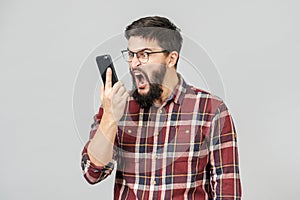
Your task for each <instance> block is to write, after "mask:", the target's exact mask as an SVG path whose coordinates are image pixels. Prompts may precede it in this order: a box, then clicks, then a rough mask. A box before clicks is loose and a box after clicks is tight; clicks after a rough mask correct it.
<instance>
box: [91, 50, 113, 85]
mask: <svg viewBox="0 0 300 200" xmlns="http://www.w3.org/2000/svg"><path fill="white" fill-rule="evenodd" d="M96 62H97V65H98V69H99V72H100V75H101V78H102V81H103V83H104V86H105V82H106V70H107V68H109V67H110V68H111V70H112V86H113V85H114V84H115V83H116V82H118V77H117V74H116V70H115V68H114V65H113V62H112V59H111V56H110V55H108V54H107V55H101V56H97V57H96Z"/></svg>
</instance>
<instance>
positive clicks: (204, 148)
mask: <svg viewBox="0 0 300 200" xmlns="http://www.w3.org/2000/svg"><path fill="white" fill-rule="evenodd" d="M178 76H179V77H180V81H179V84H178V85H177V87H176V88H175V90H174V92H173V93H172V95H171V96H170V98H169V99H168V100H167V101H166V102H165V103H164V104H163V105H162V106H160V107H154V106H153V107H151V108H150V109H142V108H140V107H139V105H138V104H137V103H136V102H135V101H134V99H133V98H129V100H128V102H127V105H126V109H125V112H124V115H123V117H122V119H121V120H120V122H119V126H118V131H117V133H116V134H117V136H116V140H115V146H114V156H113V158H112V161H111V162H109V163H108V164H107V165H105V166H96V165H95V164H94V163H92V162H91V161H90V160H89V156H88V154H87V147H88V145H89V142H87V144H86V145H85V147H84V149H83V152H82V169H83V173H84V177H85V178H86V179H87V181H88V182H89V183H91V184H95V183H97V182H100V181H101V180H103V179H105V178H106V177H107V176H108V175H110V174H111V172H112V170H113V168H114V165H115V164H117V169H116V170H117V171H116V177H115V186H114V199H121V200H123V199H124V200H125V199H129V200H131V199H176V200H180V199H197V200H207V199H216V200H221V199H222V200H237V199H241V183H240V176H239V162H238V147H237V135H236V130H235V128H234V124H233V120H232V117H231V115H230V113H229V112H228V109H227V107H226V105H225V104H224V102H223V101H222V100H221V99H220V98H218V97H216V96H213V95H212V94H210V93H208V92H206V91H203V90H200V89H197V88H194V87H192V86H189V85H187V84H186V82H185V81H184V79H183V78H182V77H181V76H180V75H178ZM102 114H103V109H102V108H100V109H99V112H98V113H97V114H96V115H95V116H94V123H93V124H92V130H91V132H90V138H93V136H94V134H95V133H96V130H97V128H98V126H99V123H100V120H101V117H102Z"/></svg>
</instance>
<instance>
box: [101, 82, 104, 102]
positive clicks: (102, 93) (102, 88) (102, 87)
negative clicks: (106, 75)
mask: <svg viewBox="0 0 300 200" xmlns="http://www.w3.org/2000/svg"><path fill="white" fill-rule="evenodd" d="M103 95H104V85H101V92H100V100H101V102H103Z"/></svg>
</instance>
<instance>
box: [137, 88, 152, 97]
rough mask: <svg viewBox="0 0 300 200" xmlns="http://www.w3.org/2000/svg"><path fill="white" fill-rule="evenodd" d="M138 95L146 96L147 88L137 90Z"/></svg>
mask: <svg viewBox="0 0 300 200" xmlns="http://www.w3.org/2000/svg"><path fill="white" fill-rule="evenodd" d="M138 93H139V94H140V95H147V94H148V93H149V88H145V89H138Z"/></svg>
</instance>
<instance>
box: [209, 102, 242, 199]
mask: <svg viewBox="0 0 300 200" xmlns="http://www.w3.org/2000/svg"><path fill="white" fill-rule="evenodd" d="M210 136H211V137H210V164H211V168H210V169H211V170H210V172H211V182H210V186H211V196H212V199H215V200H238V199H241V196H242V188H241V181H240V175H239V160H238V146H237V134H236V130H235V127H234V124H233V120H232V117H231V115H230V114H229V112H228V109H227V107H226V105H225V104H224V103H222V104H220V105H219V107H218V109H217V112H216V115H215V116H214V118H213V121H212V126H211V135H210Z"/></svg>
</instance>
